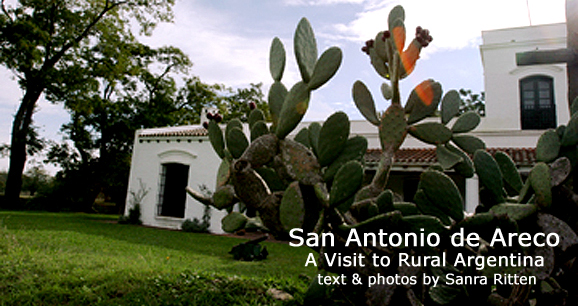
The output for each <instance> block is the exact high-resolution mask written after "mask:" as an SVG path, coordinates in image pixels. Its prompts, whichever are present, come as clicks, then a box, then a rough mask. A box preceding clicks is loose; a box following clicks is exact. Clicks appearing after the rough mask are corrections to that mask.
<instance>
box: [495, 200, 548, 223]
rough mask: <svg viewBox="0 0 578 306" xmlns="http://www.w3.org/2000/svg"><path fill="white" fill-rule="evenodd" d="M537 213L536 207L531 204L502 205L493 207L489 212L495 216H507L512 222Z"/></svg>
mask: <svg viewBox="0 0 578 306" xmlns="http://www.w3.org/2000/svg"><path fill="white" fill-rule="evenodd" d="M537 211H538V207H537V206H536V205H533V204H510V203H504V204H499V205H494V206H493V207H492V208H491V209H490V212H491V213H493V214H495V215H498V216H499V215H507V216H508V217H509V218H510V219H511V220H513V221H516V222H517V221H520V220H523V219H525V218H527V217H529V216H531V215H533V214H535V213H536V212H537Z"/></svg>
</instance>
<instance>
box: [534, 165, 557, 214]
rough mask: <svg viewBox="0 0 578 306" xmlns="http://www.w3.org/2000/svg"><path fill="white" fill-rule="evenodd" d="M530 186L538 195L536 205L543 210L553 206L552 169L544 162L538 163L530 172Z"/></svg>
mask: <svg viewBox="0 0 578 306" xmlns="http://www.w3.org/2000/svg"><path fill="white" fill-rule="evenodd" d="M528 180H530V185H531V186H532V189H533V190H534V192H535V193H536V204H537V205H538V206H539V207H541V208H548V207H550V205H552V182H551V176H550V167H548V165H547V164H545V163H543V162H539V163H537V164H536V165H535V166H534V168H532V170H531V171H530V176H529V177H528Z"/></svg>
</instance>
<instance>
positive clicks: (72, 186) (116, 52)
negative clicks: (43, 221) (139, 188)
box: [48, 40, 191, 211]
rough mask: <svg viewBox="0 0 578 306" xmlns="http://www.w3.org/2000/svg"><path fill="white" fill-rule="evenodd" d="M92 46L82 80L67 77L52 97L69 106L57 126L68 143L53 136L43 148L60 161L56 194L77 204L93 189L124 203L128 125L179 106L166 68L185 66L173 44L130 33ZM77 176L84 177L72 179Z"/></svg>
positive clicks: (145, 123)
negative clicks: (156, 44) (157, 44)
mask: <svg viewBox="0 0 578 306" xmlns="http://www.w3.org/2000/svg"><path fill="white" fill-rule="evenodd" d="M92 49H93V50H91V51H90V52H86V53H85V55H84V56H85V58H84V61H83V62H84V63H86V65H84V66H79V67H80V68H81V69H82V70H83V71H84V78H85V82H84V84H85V86H84V87H78V86H76V85H75V84H72V87H73V88H70V89H68V88H66V87H64V90H61V92H59V93H57V94H55V95H54V97H53V99H54V100H57V101H61V102H64V104H65V106H66V109H67V110H68V111H69V112H70V115H71V121H70V122H69V123H67V124H65V125H63V127H62V131H63V132H64V133H65V135H67V138H68V140H71V141H72V143H73V146H74V148H71V147H69V146H67V145H62V144H59V145H56V146H54V147H53V148H52V149H51V151H50V153H49V154H48V157H49V158H48V160H49V161H50V162H52V163H55V164H58V165H60V166H61V167H62V169H63V171H61V172H60V173H59V175H58V177H57V179H58V181H59V183H60V185H58V186H59V187H61V188H62V189H64V190H68V192H66V196H63V194H64V192H61V193H60V195H59V194H58V192H57V196H58V197H60V198H65V200H66V201H68V202H70V203H69V204H70V205H71V207H72V208H73V209H77V210H78V209H79V210H84V211H90V210H91V209H92V203H93V202H94V199H95V197H96V196H97V195H98V194H99V193H104V194H105V196H107V197H108V198H109V199H110V200H111V201H113V202H115V203H118V204H121V203H124V198H125V197H126V182H127V181H128V173H129V169H130V156H131V150H132V143H133V137H134V133H135V131H136V130H137V129H140V128H146V127H153V126H165V125H172V124H174V122H175V121H176V120H177V119H176V118H177V116H176V115H175V113H176V112H177V111H178V110H179V109H180V108H179V104H178V102H177V101H178V99H177V94H178V89H177V86H176V82H175V80H174V76H173V74H174V73H175V72H178V73H186V72H187V68H188V67H190V66H191V62H190V60H189V59H188V57H187V56H186V55H185V54H184V53H183V52H182V51H181V50H179V49H177V48H174V47H162V48H159V49H152V48H150V47H148V46H145V45H142V44H140V43H137V42H136V41H134V40H133V41H122V42H116V41H115V42H108V41H101V43H100V44H97V45H95V46H93V47H92ZM155 71H158V72H155ZM67 85H68V84H67ZM74 87H76V90H75V88H74ZM79 177H85V179H83V180H82V184H80V185H79V181H78V179H77V178H79Z"/></svg>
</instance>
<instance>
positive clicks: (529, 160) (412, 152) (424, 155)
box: [365, 148, 536, 167]
mask: <svg viewBox="0 0 578 306" xmlns="http://www.w3.org/2000/svg"><path fill="white" fill-rule="evenodd" d="M487 151H488V152H489V153H490V154H492V155H494V154H495V153H496V152H498V151H502V152H505V153H506V154H508V155H510V157H511V158H512V160H513V161H514V163H516V166H518V167H522V166H532V165H534V164H535V163H536V149H534V148H488V149H487ZM380 155H381V150H380V149H369V150H367V153H366V154H365V162H366V164H367V165H369V166H371V165H377V163H379V159H380ZM436 162H437V157H436V150H435V148H403V149H400V150H399V151H397V153H396V154H395V165H397V166H402V167H405V166H418V167H419V166H422V167H427V166H430V165H432V164H434V163H436Z"/></svg>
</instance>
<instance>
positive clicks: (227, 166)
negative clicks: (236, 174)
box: [216, 158, 231, 188]
mask: <svg viewBox="0 0 578 306" xmlns="http://www.w3.org/2000/svg"><path fill="white" fill-rule="evenodd" d="M230 178H231V163H230V162H229V160H228V159H226V158H224V159H223V160H221V164H220V165H219V169H218V170H217V184H216V185H217V188H218V187H221V186H223V185H226V184H227V183H228V182H229V179H230Z"/></svg>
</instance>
